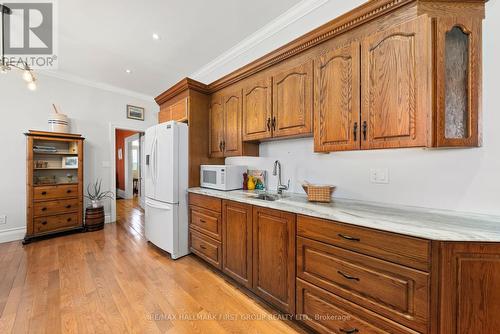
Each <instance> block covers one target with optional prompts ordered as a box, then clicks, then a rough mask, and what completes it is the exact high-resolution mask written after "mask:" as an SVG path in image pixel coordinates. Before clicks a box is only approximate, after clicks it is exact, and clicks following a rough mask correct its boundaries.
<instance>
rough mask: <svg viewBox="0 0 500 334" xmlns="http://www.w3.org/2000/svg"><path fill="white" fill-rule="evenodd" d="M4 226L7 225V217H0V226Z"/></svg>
mask: <svg viewBox="0 0 500 334" xmlns="http://www.w3.org/2000/svg"><path fill="white" fill-rule="evenodd" d="M5 224H7V216H6V215H0V225H5Z"/></svg>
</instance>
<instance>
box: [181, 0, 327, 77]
mask: <svg viewBox="0 0 500 334" xmlns="http://www.w3.org/2000/svg"><path fill="white" fill-rule="evenodd" d="M328 1H329V0H302V1H301V2H299V3H298V4H296V5H295V6H293V7H291V8H290V9H289V10H287V11H286V12H285V13H283V14H281V15H280V16H278V17H277V18H275V19H274V20H272V21H271V22H269V23H268V24H266V25H265V26H264V27H262V28H260V29H259V30H257V31H256V32H254V33H253V34H251V35H250V36H248V37H247V38H245V39H244V40H243V41H241V42H239V43H238V44H236V45H235V46H233V47H232V48H231V49H229V50H227V51H226V52H224V53H222V54H221V55H220V56H218V57H217V58H215V59H214V60H212V61H211V62H209V63H208V64H206V65H205V66H203V67H202V68H200V69H199V70H197V71H196V72H195V73H193V74H191V76H190V77H192V78H194V79H195V80H202V78H204V77H205V76H206V75H207V74H209V73H211V72H214V71H215V70H216V69H217V68H219V67H220V66H223V65H225V64H227V63H229V62H231V61H233V60H234V59H237V58H238V57H240V56H241V55H242V54H244V53H245V52H247V51H249V50H251V49H252V48H254V47H255V46H257V45H259V44H260V43H262V42H263V41H265V40H266V39H268V38H270V37H272V36H273V35H275V34H277V33H278V32H280V31H281V30H283V29H285V28H286V27H288V26H289V25H291V24H292V23H294V22H295V21H297V20H299V19H301V18H302V17H304V16H306V15H307V14H309V13H310V12H312V11H313V10H315V9H317V8H319V7H321V6H323V5H324V4H325V3H327V2H328Z"/></svg>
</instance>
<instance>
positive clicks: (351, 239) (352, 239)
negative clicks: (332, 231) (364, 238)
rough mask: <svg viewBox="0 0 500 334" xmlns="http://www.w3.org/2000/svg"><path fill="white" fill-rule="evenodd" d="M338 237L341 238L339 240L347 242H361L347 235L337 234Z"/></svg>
mask: <svg viewBox="0 0 500 334" xmlns="http://www.w3.org/2000/svg"><path fill="white" fill-rule="evenodd" d="M338 236H339V237H341V238H343V239H346V240H349V241H361V239H360V238H355V237H351V236H349V235H345V234H342V233H339V234H338Z"/></svg>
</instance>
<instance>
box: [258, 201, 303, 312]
mask: <svg viewBox="0 0 500 334" xmlns="http://www.w3.org/2000/svg"><path fill="white" fill-rule="evenodd" d="M295 220H296V217H295V215H294V214H291V213H288V212H283V211H278V210H272V209H266V208H261V207H256V206H254V207H253V287H254V292H255V293H256V294H257V295H258V296H260V297H261V298H262V299H264V300H266V301H268V302H269V303H271V304H273V305H275V306H276V307H277V308H279V309H280V310H281V311H283V312H287V313H294V312H295Z"/></svg>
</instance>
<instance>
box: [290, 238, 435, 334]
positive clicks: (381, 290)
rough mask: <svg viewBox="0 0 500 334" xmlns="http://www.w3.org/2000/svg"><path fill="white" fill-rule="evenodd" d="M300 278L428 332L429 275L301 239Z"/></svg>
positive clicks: (298, 270)
mask: <svg viewBox="0 0 500 334" xmlns="http://www.w3.org/2000/svg"><path fill="white" fill-rule="evenodd" d="M297 250H298V251H297V276H298V277H300V278H302V279H304V280H306V281H308V282H310V283H312V284H314V285H317V286H319V287H321V288H323V289H326V290H328V291H330V292H333V293H335V294H336V295H339V296H341V297H343V298H345V299H348V300H350V301H352V302H354V303H356V304H357V305H360V306H363V307H365V308H367V309H370V310H372V311H374V312H377V313H379V314H382V315H384V316H385V317H388V318H390V319H392V320H394V321H397V322H399V323H401V324H404V325H405V326H407V327H411V328H413V329H415V330H418V331H419V332H422V333H426V332H427V322H428V318H429V314H428V310H429V285H430V284H429V274H427V273H424V272H421V271H418V270H415V269H411V268H407V267H403V266H400V265H398V264H393V263H390V262H386V261H383V260H379V259H376V258H372V257H369V256H366V255H362V254H358V253H355V252H351V251H348V250H345V249H342V248H339V247H335V246H330V245H327V244H324V243H321V242H317V241H313V240H309V239H305V238H302V237H299V238H297Z"/></svg>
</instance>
